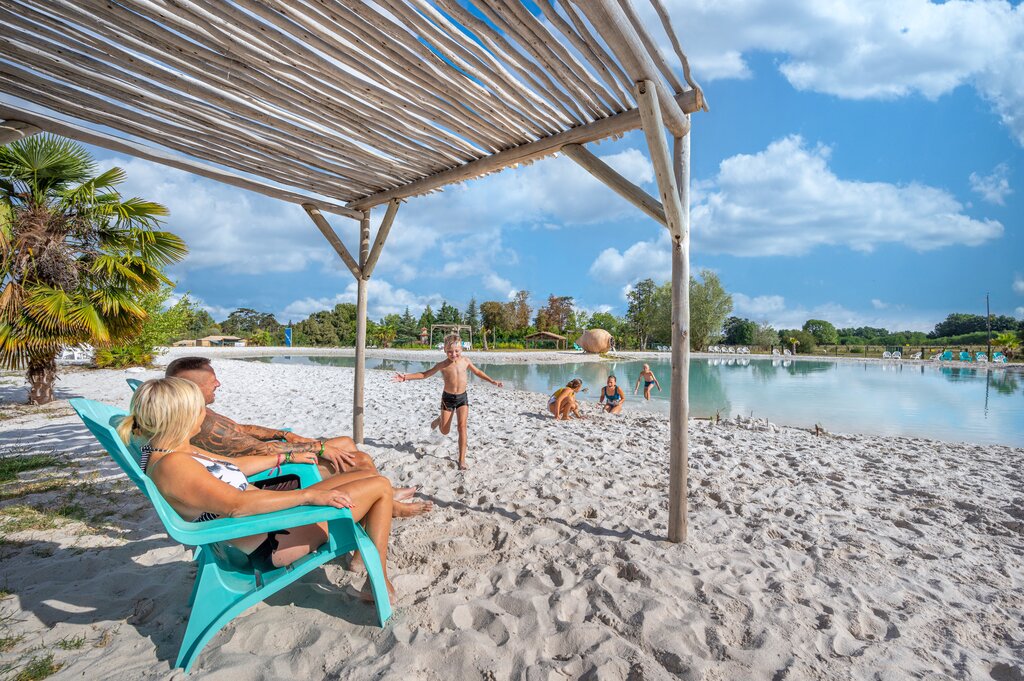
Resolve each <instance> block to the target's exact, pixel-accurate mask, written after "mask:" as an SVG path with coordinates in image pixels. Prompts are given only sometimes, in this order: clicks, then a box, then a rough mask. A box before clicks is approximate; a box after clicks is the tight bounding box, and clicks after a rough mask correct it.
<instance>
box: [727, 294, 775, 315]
mask: <svg viewBox="0 0 1024 681" xmlns="http://www.w3.org/2000/svg"><path fill="white" fill-rule="evenodd" d="M732 304H733V312H734V313H735V314H737V315H740V316H742V317H751V318H753V319H764V318H766V317H768V316H769V315H772V314H775V313H778V312H780V311H782V310H784V309H785V308H786V299H785V298H783V297H782V296H753V297H751V296H748V295H746V294H744V293H733V294H732Z"/></svg>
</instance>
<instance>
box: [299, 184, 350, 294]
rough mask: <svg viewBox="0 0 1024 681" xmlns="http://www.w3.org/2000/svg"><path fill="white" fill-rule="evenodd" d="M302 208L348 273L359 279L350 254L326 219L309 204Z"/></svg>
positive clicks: (318, 210)
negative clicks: (339, 258)
mask: <svg viewBox="0 0 1024 681" xmlns="http://www.w3.org/2000/svg"><path fill="white" fill-rule="evenodd" d="M302 207H303V208H304V209H305V211H306V213H307V214H308V215H309V217H310V219H311V220H312V221H313V224H314V225H316V227H317V229H319V230H320V233H321V234H323V235H324V238H325V239H327V241H328V242H329V243H330V244H331V246H333V247H334V251H335V252H336V253H337V254H338V255H339V256H341V259H342V260H343V261H344V263H345V266H346V267H348V271H349V272H351V273H352V276H353V277H355V278H356V279H359V275H360V274H361V270H360V268H359V265H358V264H356V261H355V259H354V258H353V257H352V254H351V253H349V252H348V249H347V248H345V244H344V243H342V241H341V237H339V236H338V233H337V232H335V231H334V228H333V227H331V224H330V223H329V222H327V218H325V217H324V216H323V215H322V214H321V213H320V209H319V208H317V207H316V206H314V205H313V204H311V203H304V204H302ZM361 217H362V216H360V219H361Z"/></svg>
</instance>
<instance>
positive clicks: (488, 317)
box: [480, 300, 510, 331]
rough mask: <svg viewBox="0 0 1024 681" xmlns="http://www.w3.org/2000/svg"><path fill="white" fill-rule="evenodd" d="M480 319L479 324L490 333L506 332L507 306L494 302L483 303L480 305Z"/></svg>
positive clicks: (508, 323) (508, 324)
mask: <svg viewBox="0 0 1024 681" xmlns="http://www.w3.org/2000/svg"><path fill="white" fill-rule="evenodd" d="M480 319H481V321H480V323H481V324H483V326H484V327H486V328H487V329H489V330H491V331H494V330H499V329H500V330H508V328H509V326H510V322H509V318H508V306H507V304H506V303H499V302H498V301H496V300H487V301H484V302H483V303H481V304H480Z"/></svg>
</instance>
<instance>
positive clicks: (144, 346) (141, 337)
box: [95, 286, 191, 369]
mask: <svg viewBox="0 0 1024 681" xmlns="http://www.w3.org/2000/svg"><path fill="white" fill-rule="evenodd" d="M171 292H172V289H171V287H170V286H165V287H163V288H160V289H158V290H156V291H150V292H149V293H145V294H143V295H142V296H140V297H139V300H138V303H139V305H141V306H142V307H143V309H145V310H146V321H145V322H143V324H142V330H141V332H140V333H139V334H138V335H137V336H135V337H134V338H132V339H131V340H128V341H123V342H120V343H115V344H112V345H110V346H108V347H105V348H99V349H98V350H96V353H95V362H96V366H98V367H100V368H105V367H114V368H118V369H123V368H125V367H132V366H149V365H150V364H151V363H152V362H153V358H154V357H155V356H156V351H157V347H158V346H161V345H167V344H169V343H170V342H171V341H172V340H173V339H176V338H180V337H181V336H183V335H184V333H185V329H186V326H187V324H188V321H189V317H190V313H191V310H190V301H189V299H188V297H187V296H183V297H182V298H181V299H180V300H178V302H177V303H175V304H174V305H171V306H170V307H166V304H167V300H168V299H169V298H170V296H171Z"/></svg>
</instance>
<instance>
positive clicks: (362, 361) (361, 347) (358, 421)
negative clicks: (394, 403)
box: [352, 210, 370, 445]
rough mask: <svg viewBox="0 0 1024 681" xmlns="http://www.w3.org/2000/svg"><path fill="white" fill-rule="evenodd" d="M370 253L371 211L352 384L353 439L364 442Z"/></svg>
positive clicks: (362, 232)
mask: <svg viewBox="0 0 1024 681" xmlns="http://www.w3.org/2000/svg"><path fill="white" fill-rule="evenodd" d="M369 255H370V211H368V210H366V211H363V219H362V220H360V221H359V269H360V274H359V275H358V276H357V277H356V366H355V370H356V373H355V379H354V380H353V386H352V393H353V395H352V439H353V440H355V441H356V444H358V445H361V444H363V387H364V386H365V384H366V280H367V277H366V276H365V275H364V274H363V271H364V270H363V268H364V266H365V265H366V261H367V258H368V257H369Z"/></svg>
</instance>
